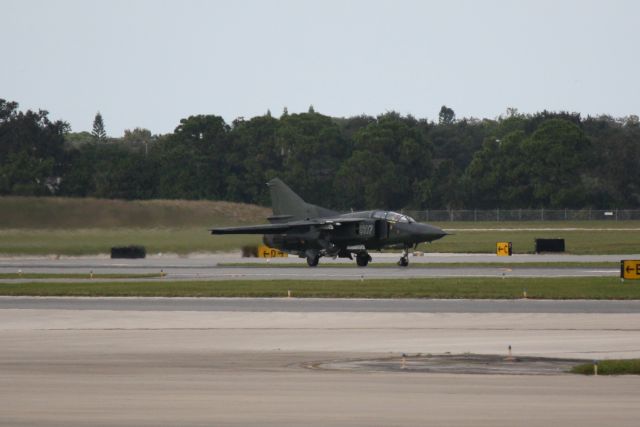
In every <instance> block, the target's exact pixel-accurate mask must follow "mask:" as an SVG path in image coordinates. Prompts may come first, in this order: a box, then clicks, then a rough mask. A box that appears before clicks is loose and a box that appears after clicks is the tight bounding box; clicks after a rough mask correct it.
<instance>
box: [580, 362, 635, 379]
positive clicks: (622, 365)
mask: <svg viewBox="0 0 640 427" xmlns="http://www.w3.org/2000/svg"><path fill="white" fill-rule="evenodd" d="M571 372H572V373H574V374H583V375H593V373H594V372H593V363H584V364H582V365H578V366H574V367H573V368H572V369H571ZM629 374H630V375H640V359H622V360H601V361H598V375H629Z"/></svg>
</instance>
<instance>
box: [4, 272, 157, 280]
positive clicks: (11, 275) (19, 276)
mask: <svg viewBox="0 0 640 427" xmlns="http://www.w3.org/2000/svg"><path fill="white" fill-rule="evenodd" d="M155 277H161V276H160V273H144V274H140V273H136V274H120V273H109V274H93V275H91V274H90V273H84V274H81V273H0V279H87V278H93V279H150V278H155Z"/></svg>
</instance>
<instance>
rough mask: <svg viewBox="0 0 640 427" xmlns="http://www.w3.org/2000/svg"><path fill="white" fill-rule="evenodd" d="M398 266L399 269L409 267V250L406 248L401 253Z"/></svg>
mask: <svg viewBox="0 0 640 427" xmlns="http://www.w3.org/2000/svg"><path fill="white" fill-rule="evenodd" d="M398 265H399V266H400V267H407V266H408V265H409V249H408V248H405V249H404V251H402V256H401V257H400V260H399V261H398Z"/></svg>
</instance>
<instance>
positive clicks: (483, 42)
mask: <svg viewBox="0 0 640 427" xmlns="http://www.w3.org/2000/svg"><path fill="white" fill-rule="evenodd" d="M639 22H640V2H637V1H632V0H629V1H612V0H608V1H561V0H551V1H546V0H534V1H480V0H476V1H450V0H447V1H444V0H439V1H398V0H395V1H372V0H368V1H348V0H337V1H328V0H315V1H302V0H299V1H285V0H282V1H280V0H273V1H267V0H263V1H258V0H256V1H250V0H240V1H238V0H233V1H231V0H229V1H158V0H149V1H145V0H140V1H135V0H124V1H106V0H104V1H89V0H78V1H50V0H47V1H33V0H16V1H13V0H0V28H2V34H3V38H4V42H3V43H2V49H1V50H0V98H4V99H8V100H13V101H17V102H18V103H19V104H20V106H21V108H22V109H27V108H31V109H38V108H42V109H46V110H48V111H49V112H50V117H51V118H53V119H63V120H66V121H68V122H69V123H70V124H71V126H72V129H73V131H83V130H90V129H91V125H92V122H93V117H94V116H95V114H96V112H97V111H100V112H101V113H102V115H103V117H104V121H105V126H106V129H107V133H108V134H109V135H111V136H121V135H122V133H123V131H124V129H132V128H135V127H144V128H148V129H150V130H151V131H152V132H153V133H166V132H171V131H173V129H174V128H175V127H176V126H177V125H178V124H179V121H180V119H181V118H184V117H187V116H189V115H195V114H217V115H221V116H222V117H224V119H225V120H226V121H227V122H228V123H230V122H231V121H232V120H233V119H234V118H236V117H239V116H244V117H245V118H249V117H253V116H255V115H261V114H264V113H265V112H266V111H267V110H268V109H270V110H271V112H272V113H273V115H275V116H279V115H280V114H281V113H282V110H283V108H284V107H285V106H286V107H287V108H288V110H289V112H290V113H293V112H303V111H307V109H308V108H309V105H313V106H314V108H315V110H316V111H317V112H320V113H323V114H326V115H331V116H351V115H357V114H362V113H364V114H370V115H377V114H380V113H383V112H385V111H389V110H395V111H398V112H400V113H402V114H412V115H414V116H416V117H420V118H422V117H426V118H428V119H431V120H437V115H438V112H439V110H440V107H441V106H442V105H443V104H444V105H447V106H449V107H451V108H453V109H454V110H455V112H456V115H457V116H458V117H462V116H464V117H471V116H472V117H478V118H484V117H488V118H495V117H497V116H498V115H500V114H503V113H504V112H505V110H506V108H507V107H515V108H518V109H519V111H521V112H526V113H529V112H536V111H540V110H543V109H548V110H570V111H577V112H580V113H582V114H584V115H587V114H591V115H597V114H610V115H613V116H616V117H618V116H620V117H621V116H627V115H629V114H639V113H640V81H639V79H640V55H639V54H638V52H640V43H639V42H640V24H639Z"/></svg>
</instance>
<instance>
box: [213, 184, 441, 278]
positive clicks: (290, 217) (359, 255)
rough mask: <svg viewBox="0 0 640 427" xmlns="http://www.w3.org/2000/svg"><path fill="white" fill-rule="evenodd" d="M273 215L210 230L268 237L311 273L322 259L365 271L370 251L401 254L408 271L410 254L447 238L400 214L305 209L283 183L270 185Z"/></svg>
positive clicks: (268, 241) (309, 206)
mask: <svg viewBox="0 0 640 427" xmlns="http://www.w3.org/2000/svg"><path fill="white" fill-rule="evenodd" d="M267 185H268V186H269V189H270V192H271V204H272V208H273V215H272V216H270V217H268V218H267V220H268V221H269V224H263V225H252V226H246V227H224V228H214V229H211V230H210V231H211V234H264V236H263V241H264V243H265V245H267V246H269V247H272V248H275V249H279V250H281V251H283V252H286V253H289V254H292V255H297V256H299V257H300V258H306V259H307V264H308V265H309V266H310V267H315V266H317V265H318V261H319V260H320V257H323V256H326V257H333V258H335V257H340V258H349V259H353V256H354V255H355V258H356V263H357V265H358V266H360V267H366V266H367V264H369V261H371V255H369V251H372V250H377V251H380V250H382V249H402V256H401V257H400V260H399V261H398V265H400V266H402V267H406V266H408V265H409V249H410V248H412V247H416V246H417V245H418V244H419V243H422V242H432V241H434V240H437V239H440V238H441V237H444V236H446V235H447V233H446V232H445V231H443V230H441V229H439V228H438V227H435V226H433V225H429V224H421V223H418V222H416V221H415V220H414V219H413V218H411V217H410V216H407V215H403V214H400V213H397V212H391V211H385V210H372V211H361V212H349V213H340V212H337V211H333V210H330V209H325V208H323V207H320V206H316V205H312V204H310V203H306V202H305V201H304V200H302V198H301V197H300V196H298V195H297V194H296V193H294V192H293V191H292V190H291V189H290V188H289V187H288V186H287V185H286V184H285V183H284V182H282V181H281V180H280V179H278V178H274V179H272V180H271V181H269V182H268V183H267Z"/></svg>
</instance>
